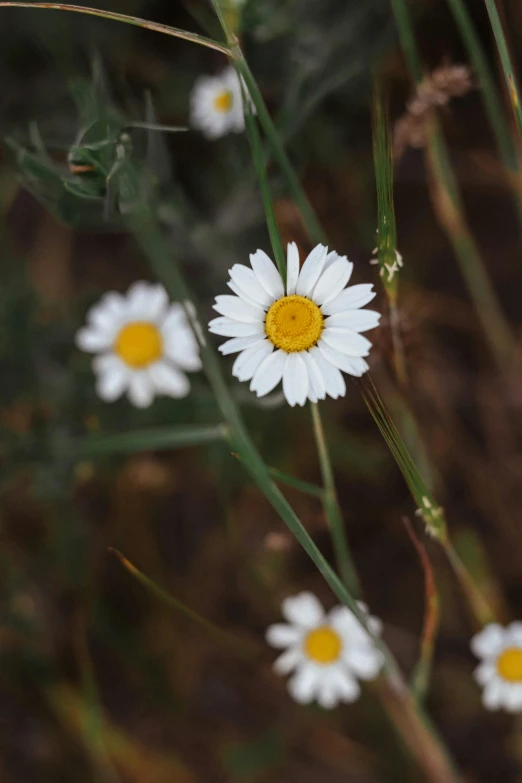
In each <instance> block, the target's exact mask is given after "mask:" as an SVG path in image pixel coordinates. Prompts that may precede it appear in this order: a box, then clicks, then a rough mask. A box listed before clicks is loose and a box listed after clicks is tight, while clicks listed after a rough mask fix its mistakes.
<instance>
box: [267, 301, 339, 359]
mask: <svg viewBox="0 0 522 783" xmlns="http://www.w3.org/2000/svg"><path fill="white" fill-rule="evenodd" d="M323 326H324V318H323V314H322V313H321V310H320V309H319V307H318V306H317V305H316V304H315V302H312V300H311V299H307V298H306V296H298V295H297V294H292V296H283V298H282V299H278V300H277V302H274V304H273V305H271V307H270V309H269V311H268V313H267V314H266V321H265V331H266V333H267V336H268V339H269V340H270V342H271V343H273V344H274V345H275V347H276V348H282V349H283V351H286V352H287V353H294V352H295V351H306V350H307V349H308V348H311V347H312V346H313V345H315V344H316V342H317V341H318V339H319V337H320V336H321V332H322V331H323Z"/></svg>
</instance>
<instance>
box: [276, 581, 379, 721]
mask: <svg viewBox="0 0 522 783" xmlns="http://www.w3.org/2000/svg"><path fill="white" fill-rule="evenodd" d="M359 607H360V608H361V610H362V611H363V612H364V613H365V614H367V607H366V606H365V605H364V604H362V603H361V604H359ZM281 611H282V614H283V616H284V618H285V620H287V621H288V624H284V623H281V624H277V625H271V626H270V627H269V628H268V629H267V632H266V640H267V642H268V643H269V644H270V645H272V647H278V648H283V649H284V650H285V651H284V652H283V654H282V655H280V656H279V658H278V659H277V660H276V662H275V663H274V669H275V671H276V672H277V673H278V674H281V675H285V674H289V673H290V672H294V674H293V676H292V677H291V679H290V680H289V681H288V690H289V692H290V695H291V696H292V698H294V699H295V700H296V701H298V702H300V703H301V704H307V703H309V702H312V701H317V702H318V703H319V704H320V705H321V707H324V708H325V709H331V708H333V707H335V706H336V705H337V704H338V703H339V702H352V701H355V700H356V699H357V697H358V696H359V694H360V687H359V683H358V679H359V680H373V679H374V677H376V676H377V675H378V673H379V671H380V669H381V667H382V664H383V655H382V653H381V651H380V650H378V649H377V647H376V646H375V643H374V642H373V641H372V639H371V638H370V636H369V635H368V633H367V632H366V631H365V630H364V628H363V627H362V626H361V625H360V623H359V622H358V620H357V619H356V617H355V615H354V614H353V613H352V612H351V611H350V610H349V609H348V608H347V607H346V606H336V607H335V608H334V609H332V610H331V611H330V612H328V613H326V612H325V611H324V609H323V607H322V605H321V603H320V602H319V600H318V599H317V598H316V597H315V595H313V593H308V592H304V593H299V595H296V596H294V597H292V598H286V599H285V600H284V601H283V603H282V605H281ZM367 623H368V627H369V628H370V630H371V631H372V633H375V634H380V632H381V629H382V625H381V622H380V620H378V619H377V618H375V617H369V616H367Z"/></svg>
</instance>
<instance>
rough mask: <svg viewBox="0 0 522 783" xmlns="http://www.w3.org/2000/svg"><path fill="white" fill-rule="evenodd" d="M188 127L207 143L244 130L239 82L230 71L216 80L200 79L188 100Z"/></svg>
mask: <svg viewBox="0 0 522 783" xmlns="http://www.w3.org/2000/svg"><path fill="white" fill-rule="evenodd" d="M190 118H191V125H192V126H193V127H194V128H197V129H198V130H200V131H201V132H202V133H203V134H204V135H205V136H206V137H207V138H208V139H218V138H219V137H220V136H226V134H227V133H232V132H233V133H242V131H244V130H245V118H244V115H243V96H242V95H241V82H240V81H239V77H238V75H237V73H236V71H235V70H234V68H232V66H230V67H228V68H226V69H225V70H224V71H222V73H220V74H219V75H218V76H201V77H200V78H199V79H198V80H197V81H196V83H195V85H194V88H193V90H192V95H191V97H190Z"/></svg>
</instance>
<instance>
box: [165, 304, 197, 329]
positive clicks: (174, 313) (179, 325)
mask: <svg viewBox="0 0 522 783" xmlns="http://www.w3.org/2000/svg"><path fill="white" fill-rule="evenodd" d="M161 329H162V332H171V331H172V332H176V331H177V330H178V329H190V327H189V324H188V321H187V314H186V313H185V310H184V308H183V305H181V304H179V302H174V303H173V304H171V305H170V307H169V308H168V310H167V312H166V313H165V317H164V318H163V321H162V324H161Z"/></svg>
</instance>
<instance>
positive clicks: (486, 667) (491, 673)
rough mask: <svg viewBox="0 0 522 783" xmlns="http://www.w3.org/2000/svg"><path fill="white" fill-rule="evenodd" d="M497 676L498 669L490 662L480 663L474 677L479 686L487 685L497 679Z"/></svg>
mask: <svg viewBox="0 0 522 783" xmlns="http://www.w3.org/2000/svg"><path fill="white" fill-rule="evenodd" d="M496 676H497V667H496V666H495V664H494V663H491V662H489V661H488V662H487V663H480V664H479V665H478V666H477V668H476V669H475V671H474V672H473V677H474V678H475V680H476V681H477V682H478V684H479V685H486V684H487V683H488V682H490V681H491V680H493V679H495V678H496Z"/></svg>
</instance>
